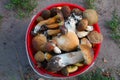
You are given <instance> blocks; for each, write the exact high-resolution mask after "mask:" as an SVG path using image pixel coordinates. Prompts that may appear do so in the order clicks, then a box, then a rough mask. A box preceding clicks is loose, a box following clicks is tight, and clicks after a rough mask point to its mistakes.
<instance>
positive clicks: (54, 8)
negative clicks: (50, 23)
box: [50, 7, 61, 17]
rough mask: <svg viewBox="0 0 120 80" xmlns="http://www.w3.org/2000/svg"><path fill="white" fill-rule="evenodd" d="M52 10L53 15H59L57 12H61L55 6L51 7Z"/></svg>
mask: <svg viewBox="0 0 120 80" xmlns="http://www.w3.org/2000/svg"><path fill="white" fill-rule="evenodd" d="M50 12H51V17H53V16H55V15H57V13H60V12H61V10H60V9H59V8H58V7H53V8H52V9H50Z"/></svg>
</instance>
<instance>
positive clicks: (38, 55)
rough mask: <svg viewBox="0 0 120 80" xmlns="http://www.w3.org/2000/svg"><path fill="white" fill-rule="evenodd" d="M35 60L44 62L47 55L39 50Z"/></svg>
mask: <svg viewBox="0 0 120 80" xmlns="http://www.w3.org/2000/svg"><path fill="white" fill-rule="evenodd" d="M34 58H35V60H36V61H38V62H43V61H44V60H45V55H44V53H43V52H42V51H38V52H37V53H36V54H35V56H34Z"/></svg>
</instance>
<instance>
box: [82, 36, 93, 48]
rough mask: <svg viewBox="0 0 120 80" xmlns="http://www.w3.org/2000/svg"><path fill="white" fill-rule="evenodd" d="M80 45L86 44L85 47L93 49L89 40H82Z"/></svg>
mask: <svg viewBox="0 0 120 80" xmlns="http://www.w3.org/2000/svg"><path fill="white" fill-rule="evenodd" d="M80 43H81V44H84V45H88V46H89V47H91V48H92V44H91V43H90V41H89V40H88V39H87V38H82V39H81V41H80Z"/></svg>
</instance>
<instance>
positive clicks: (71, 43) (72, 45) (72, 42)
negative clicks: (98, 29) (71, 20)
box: [54, 31, 79, 51]
mask: <svg viewBox="0 0 120 80" xmlns="http://www.w3.org/2000/svg"><path fill="white" fill-rule="evenodd" d="M54 40H55V41H56V43H57V46H58V47H59V48H60V49H61V50H63V51H72V50H75V49H76V48H77V46H78V45H79V39H78V37H77V35H76V34H75V32H73V31H68V32H67V33H66V34H65V35H61V36H60V37H58V36H56V37H55V38H54Z"/></svg>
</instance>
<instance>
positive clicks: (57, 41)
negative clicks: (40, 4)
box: [31, 6, 103, 76]
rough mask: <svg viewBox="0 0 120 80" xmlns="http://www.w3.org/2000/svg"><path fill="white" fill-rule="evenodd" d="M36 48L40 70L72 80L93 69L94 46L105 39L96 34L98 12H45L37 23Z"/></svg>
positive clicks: (56, 9) (58, 9)
mask: <svg viewBox="0 0 120 80" xmlns="http://www.w3.org/2000/svg"><path fill="white" fill-rule="evenodd" d="M36 22H37V25H36V26H35V27H34V29H33V31H32V32H31V34H32V35H33V39H32V47H33V49H34V50H35V52H36V53H35V55H34V58H35V60H36V61H37V63H38V66H39V67H44V68H45V69H46V70H47V71H50V72H53V73H57V72H58V71H60V72H61V74H63V75H65V76H69V74H70V73H73V72H75V71H77V70H78V68H79V67H82V66H84V65H90V64H91V63H92V61H93V58H94V51H93V45H95V44H97V43H101V42H102V40H103V36H102V34H101V33H99V32H97V31H95V30H94V27H93V26H92V25H93V24H95V23H97V22H98V15H97V13H96V11H95V10H92V9H86V10H85V11H83V12H82V11H80V10H79V9H78V8H73V9H72V10H71V9H70V8H69V6H63V7H53V8H52V9H50V10H44V11H43V12H42V14H41V16H39V17H38V18H37V20H36Z"/></svg>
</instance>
